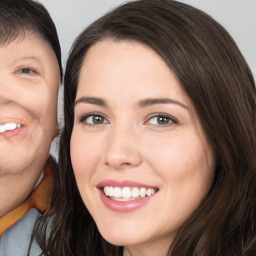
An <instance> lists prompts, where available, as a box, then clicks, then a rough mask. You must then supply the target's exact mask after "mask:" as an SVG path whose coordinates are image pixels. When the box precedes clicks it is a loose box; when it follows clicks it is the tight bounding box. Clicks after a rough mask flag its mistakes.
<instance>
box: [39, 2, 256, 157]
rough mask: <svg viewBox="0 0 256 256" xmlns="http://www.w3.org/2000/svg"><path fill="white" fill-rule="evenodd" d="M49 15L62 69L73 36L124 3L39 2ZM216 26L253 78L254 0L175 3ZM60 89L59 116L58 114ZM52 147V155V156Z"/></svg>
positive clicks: (255, 51)
mask: <svg viewBox="0 0 256 256" xmlns="http://www.w3.org/2000/svg"><path fill="white" fill-rule="evenodd" d="M39 1H40V2H41V3H42V4H43V5H44V6H45V7H46V8H47V9H48V11H49V12H50V14H51V16H52V18H53V20H54V21H55V24H56V27H57V30H58V34H59V37H60V42H61V47H62V54H63V67H65V63H66V60H67V56H68V52H69V50H70V47H71V45H72V42H73V41H74V39H75V38H76V36H77V35H78V34H79V33H80V32H81V31H82V30H83V29H84V28H85V27H87V26H88V25H89V24H90V23H92V22H93V21H94V20H95V19H97V18H98V17H100V16H101V15H103V14H104V13H105V12H107V11H108V10H110V9H113V8H114V7H115V6H117V5H120V4H122V3H124V2H127V1H124V0H39ZM179 1H180V2H184V3H187V4H190V5H192V6H195V7H197V8H199V9H201V10H203V11H205V12H206V13H208V14H210V15H211V16H212V17H213V18H214V19H216V20H217V21H218V22H220V23H221V24H222V25H223V26H224V27H225V28H226V29H227V30H228V31H229V33H230V34H231V35H232V36H233V38H234V39H235V41H236V43H237V44H238V46H239V48H240V50H241V51H242V53H243V55H244V57H245V58H246V60H247V62H248V64H249V65H250V67H251V69H252V71H253V73H254V77H256V0H179ZM61 95H62V89H61V90H60V98H59V116H60V119H61V113H62V97H61ZM56 145H57V140H56V141H55V145H54V146H53V149H52V153H53V154H54V155H55V156H56V155H57V153H56Z"/></svg>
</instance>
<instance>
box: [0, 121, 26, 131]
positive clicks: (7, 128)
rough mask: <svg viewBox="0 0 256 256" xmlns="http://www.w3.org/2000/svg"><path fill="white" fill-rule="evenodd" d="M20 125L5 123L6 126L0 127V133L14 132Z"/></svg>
mask: <svg viewBox="0 0 256 256" xmlns="http://www.w3.org/2000/svg"><path fill="white" fill-rule="evenodd" d="M20 127H21V125H20V124H15V123H6V124H1V125H0V132H1V133H3V132H6V131H11V130H15V129H17V128H20Z"/></svg>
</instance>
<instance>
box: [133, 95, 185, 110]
mask: <svg viewBox="0 0 256 256" xmlns="http://www.w3.org/2000/svg"><path fill="white" fill-rule="evenodd" d="M157 104H177V105H179V106H181V107H183V108H185V109H187V110H189V107H188V106H186V105H185V104H183V103H181V102H179V101H177V100H174V99H170V98H147V99H144V100H141V101H139V102H138V104H137V105H138V107H140V108H145V107H149V106H152V105H157Z"/></svg>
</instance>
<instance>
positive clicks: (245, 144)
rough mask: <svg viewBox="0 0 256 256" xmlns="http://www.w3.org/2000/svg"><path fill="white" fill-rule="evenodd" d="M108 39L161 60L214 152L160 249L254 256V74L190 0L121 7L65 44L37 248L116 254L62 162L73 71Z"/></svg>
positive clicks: (66, 156) (92, 255) (66, 157)
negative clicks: (207, 185)
mask: <svg viewBox="0 0 256 256" xmlns="http://www.w3.org/2000/svg"><path fill="white" fill-rule="evenodd" d="M106 38H111V39H114V40H134V41H137V42H140V43H143V44H145V45H148V46H149V47H151V48H152V49H153V50H155V51H156V52H157V53H158V54H159V55H160V56H161V57H162V58H163V60H164V61H165V62H166V63H167V64H168V65H169V67H170V69H171V70H173V71H174V72H175V74H176V76H177V78H178V79H179V81H180V84H181V86H182V88H183V90H184V91H185V93H186V94H187V95H188V96H189V98H190V99H191V101H192V102H193V104H194V107H195V110H196V113H197V115H198V117H199V119H200V121H201V124H202V127H203V129H204V132H205V134H206V137H207V139H208V142H209V143H210V145H211V146H212V148H213V151H214V154H215V159H216V171H215V180H214V183H213V186H212V188H211V190H210V191H209V194H208V195H207V197H206V199H205V200H204V201H203V202H202V204H201V205H200V206H199V207H198V209H197V210H196V211H195V212H194V213H193V214H192V215H191V216H190V217H189V218H188V219H187V220H186V222H185V223H184V224H183V225H182V226H181V228H180V230H179V232H178V234H177V236H176V238H175V240H174V242H173V244H172V246H171V248H170V250H169V253H168V255H172V256H174V255H175V256H185V255H186V256H195V255H197V256H200V255H201V256H212V255H223V256H229V255H230V256H236V255H237V256H241V255H243V256H245V255H246V256H255V255H256V221H255V220H256V93H255V84H254V79H253V76H252V73H251V71H250V68H249V67H248V65H247V63H246V61H245V60H244V58H243V56H242V54H241V53H240V51H239V49H238V47H237V46H236V44H235V42H234V41H233V39H232V38H231V36H230V35H229V34H228V32H227V31H226V30H225V29H224V28H223V27H222V26H221V25H220V24H218V23H217V22H216V21H214V20H213V19H212V18H211V17H209V16H208V15H207V14H205V13H203V12H201V11H199V10H197V9H195V8H193V7H191V6H188V5H186V4H183V3H180V2H176V1H171V0H141V1H134V2H130V3H127V4H125V5H122V6H120V7H118V8H116V9H115V10H113V11H111V12H109V13H108V14H106V15H105V16H103V17H102V18H100V19H98V20H97V21H95V22H94V23H93V24H92V25H91V26H89V27H88V28H87V29H86V30H84V31H83V32H82V33H81V34H80V36H79V37H78V38H77V39H76V41H75V42H74V44H73V47H72V50H71V52H70V56H69V59H68V61H67V66H66V74H65V78H64V122H65V124H64V129H63V131H62V134H61V139H60V152H59V167H60V169H59V177H57V184H56V187H55V192H54V194H53V197H52V202H51V207H50V209H49V211H48V214H47V215H46V216H45V219H44V221H43V222H41V223H39V225H38V229H42V230H43V231H44V232H45V233H44V235H43V236H38V239H39V243H40V245H41V246H42V249H43V251H44V253H45V255H54V256H56V255H59V256H60V255H61V256H63V255H89V256H100V255H111V256H114V255H122V248H121V247H117V246H114V245H110V244H108V243H107V242H106V241H105V240H104V239H103V238H102V237H101V235H100V234H99V232H98V230H97V227H96V224H95V222H94V220H93V219H92V217H91V216H90V214H89V212H88V210H87V209H86V207H85V206H84V203H83V201H82V200H81V197H80V195H79V192H78V189H77V186H76V182H75V178H74V174H73V170H72V166H71V160H70V137H71V133H72V128H73V120H74V106H73V105H74V101H75V97H76V91H77V84H78V80H79V73H80V69H81V66H82V63H83V60H84V58H85V56H86V53H87V51H88V49H89V48H90V47H91V46H92V45H94V44H95V43H97V42H99V41H100V40H104V39H106ZM85 168H86V166H85ZM47 225H50V227H48V228H49V229H47ZM47 231H48V233H47ZM39 233H40V232H39ZM48 235H49V236H48Z"/></svg>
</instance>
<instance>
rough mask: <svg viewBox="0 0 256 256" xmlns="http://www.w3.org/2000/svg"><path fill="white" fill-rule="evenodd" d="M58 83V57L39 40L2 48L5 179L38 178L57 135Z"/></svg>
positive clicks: (1, 162) (0, 141) (1, 171)
mask: <svg viewBox="0 0 256 256" xmlns="http://www.w3.org/2000/svg"><path fill="white" fill-rule="evenodd" d="M59 83H60V75H59V68H58V63H57V59H56V56H55V54H54V52H53V50H52V48H51V46H50V45H49V44H48V42H46V41H45V40H43V39H42V38H41V37H40V36H38V35H36V34H34V33H30V32H27V33H26V34H25V37H24V38H23V37H19V38H17V39H16V40H14V41H13V42H11V43H10V44H8V45H6V46H1V47H0V178H3V177H6V176H10V177H11V176H15V175H19V176H20V177H21V179H20V181H22V179H31V177H35V178H34V179H37V178H38V175H39V174H40V172H41V171H42V168H43V166H44V163H45V161H46V159H47V157H48V153H49V149H50V145H51V142H52V140H53V138H54V137H55V135H56V131H57V96H58V88H59ZM31 170H33V171H31ZM1 180H3V179H1ZM17 186H18V184H17Z"/></svg>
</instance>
